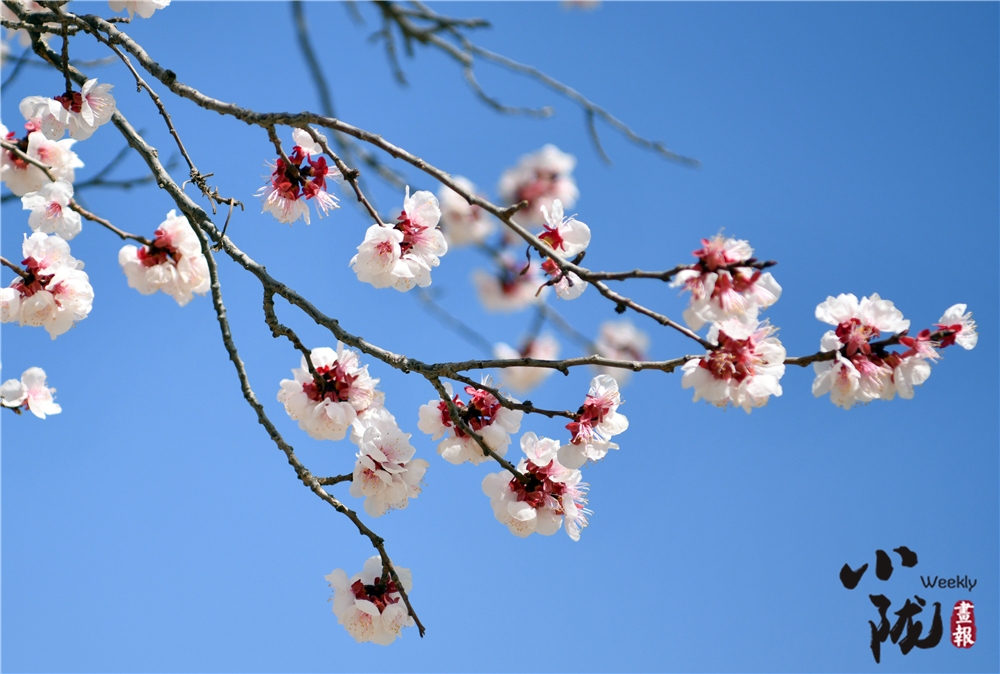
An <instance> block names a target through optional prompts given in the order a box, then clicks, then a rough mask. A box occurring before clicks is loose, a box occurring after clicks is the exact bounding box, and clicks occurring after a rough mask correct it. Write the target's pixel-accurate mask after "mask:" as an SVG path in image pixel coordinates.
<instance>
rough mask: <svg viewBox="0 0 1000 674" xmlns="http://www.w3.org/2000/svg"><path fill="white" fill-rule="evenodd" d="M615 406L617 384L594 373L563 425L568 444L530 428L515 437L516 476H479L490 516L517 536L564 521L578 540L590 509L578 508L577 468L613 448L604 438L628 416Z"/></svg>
mask: <svg viewBox="0 0 1000 674" xmlns="http://www.w3.org/2000/svg"><path fill="white" fill-rule="evenodd" d="M620 404H621V398H620V396H619V394H618V384H617V382H616V381H615V380H614V378H613V377H609V376H607V375H599V376H597V377H595V378H594V380H593V381H592V382H591V384H590V392H589V393H588V395H587V397H586V400H585V402H584V404H583V405H582V406H581V407H580V409H579V411H578V412H577V413H576V415H575V420H574V421H572V422H570V423H569V424H567V425H566V429H567V430H568V431H569V432H570V434H571V438H570V441H569V442H568V443H566V444H562V445H560V443H559V441H557V440H553V439H550V438H539V437H538V436H536V435H535V434H534V433H533V432H528V433H525V434H524V435H523V436H521V450H522V451H523V452H524V454H525V458H523V459H521V461H520V462H519V463H518V464H517V471H518V473H520V476H517V475H515V476H514V477H511V476H510V475H509V474H508V473H506V472H505V471H500V472H498V473H493V474H490V475H487V476H486V477H485V478H483V484H482V487H483V493H484V494H486V496H488V497H489V498H490V504H491V505H492V507H493V515H494V517H496V519H497V520H498V521H499V522H501V523H502V524H505V525H506V526H507V528H508V529H510V531H511V533H513V534H514V535H515V536H519V537H521V538H524V537H526V536H529V535H531V534H533V533H538V534H541V535H543V536H550V535H552V534H554V533H555V532H556V531H558V530H559V528H560V527H561V526H562V524H563V522H565V523H566V533H567V534H568V535H569V537H570V538H572V539H573V540H574V541H577V540H580V531H581V530H582V529H583V528H584V527H586V526H587V515H589V514H591V512H590V510H588V509H586V508H584V507H583V505H584V504H585V503H586V502H587V501H586V499H585V498H584V494H585V493H586V491H587V489H588V485H587V484H586V483H584V482H583V481H582V473H581V472H580V470H579V469H580V468H581V467H582V466H583V465H584V464H585V463H587V461H599V460H601V459H603V458H604V456H605V455H606V454H607V452H608V450H609V449H618V445H616V444H615V443H613V442H611V441H610V440H611V438H612V437H614V436H615V435H618V434H619V433H622V432H624V431H625V430H626V429H627V428H628V419H626V418H625V416H624V415H623V414H620V413H618V406H619V405H620Z"/></svg>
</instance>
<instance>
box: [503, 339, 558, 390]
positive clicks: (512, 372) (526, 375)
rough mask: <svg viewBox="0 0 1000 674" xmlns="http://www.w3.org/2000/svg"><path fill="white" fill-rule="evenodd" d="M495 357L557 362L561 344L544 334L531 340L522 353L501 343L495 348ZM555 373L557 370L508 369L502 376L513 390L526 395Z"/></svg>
mask: <svg viewBox="0 0 1000 674" xmlns="http://www.w3.org/2000/svg"><path fill="white" fill-rule="evenodd" d="M493 355H494V356H496V357H497V358H534V359H536V360H555V359H556V358H557V357H558V356H559V342H558V340H556V338H555V337H553V336H552V335H549V334H544V335H542V336H541V337H538V338H536V339H532V340H530V341H529V342H528V343H527V344H525V345H524V347H522V348H521V350H520V351H517V350H516V349H514V348H512V347H510V346H507V345H506V344H504V343H503V342H500V343H499V344H496V345H494V346H493ZM553 372H555V370H553V369H552V368H549V367H506V368H504V369H503V370H502V371H501V376H502V377H503V381H504V383H505V384H506V385H507V386H509V387H510V388H511V389H513V390H514V391H518V392H519V393H526V392H528V391H530V390H531V389H533V388H535V387H536V386H538V385H539V384H541V383H542V382H543V381H545V380H546V379H547V378H548V377H549V375H551V374H552V373H553Z"/></svg>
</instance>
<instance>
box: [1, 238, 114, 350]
mask: <svg viewBox="0 0 1000 674" xmlns="http://www.w3.org/2000/svg"><path fill="white" fill-rule="evenodd" d="M21 252H22V253H23V254H24V260H22V262H21V264H23V265H24V266H25V267H26V268H27V271H26V273H25V275H24V276H18V277H16V278H15V279H14V280H13V281H12V282H11V284H10V286H8V287H6V288H3V289H2V290H0V322H3V323H18V324H19V325H32V326H36V327H44V328H45V330H46V331H47V332H48V333H49V335H50V336H51V337H52V339H55V338H56V337H58V336H59V335H61V334H63V333H64V332H66V331H67V330H69V329H70V328H71V327H73V325H74V324H75V323H76V322H78V321H82V320H83V319H84V318H86V317H87V314H89V313H90V309H91V307H92V306H93V303H94V289H93V288H92V287H91V286H90V278H89V277H88V276H87V273H86V272H84V271H83V263H82V262H80V261H79V260H77V259H76V258H74V257H73V256H72V255H70V248H69V244H68V243H66V242H65V241H63V240H62V239H61V238H59V237H58V236H56V235H51V236H50V235H47V234H42V233H38V234H32V235H31V236H30V237H29V236H27V235H25V237H24V244H23V245H22V247H21Z"/></svg>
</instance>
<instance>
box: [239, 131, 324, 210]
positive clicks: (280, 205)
mask: <svg viewBox="0 0 1000 674" xmlns="http://www.w3.org/2000/svg"><path fill="white" fill-rule="evenodd" d="M317 135H321V134H317ZM292 138H293V139H294V140H295V146H294V147H293V148H292V153H291V154H290V155H288V162H291V163H288V162H286V161H285V160H284V159H282V158H281V157H279V158H278V159H277V160H276V161H275V163H274V164H273V167H274V170H273V171H272V172H271V179H270V183H269V184H268V185H264V187H261V188H260V189H259V190H257V196H258V197H262V201H263V204H264V208H263V211H267V212H269V213H270V214H271V215H273V216H274V217H275V219H276V220H277V221H278V222H286V223H288V224H291V223H293V222H295V221H296V220H298V219H299V218H300V217H301V218H302V219H303V220H305V222H306V224H307V225H308V224H309V205H308V204H307V203H306V201H312V202H313V203H315V204H316V214H317V215H319V217H321V218H322V217H323V216H324V215H326V214H327V212H328V211H330V210H331V209H334V208H340V206H338V205H337V201H338V200H337V197H335V196H333V195H332V194H330V193H329V192H328V191H327V189H326V179H327V177H330V178H335V177H338V176H339V175H340V172H339V171H338V170H337V169H336V168H330V167H328V166H327V165H326V157H323V156H322V153H323V149H322V147H321V146H320V145H319V144H318V143H317V142H316V141H314V140H313V138H312V136H310V135H309V132H308V131H306V130H305V129H295V130H294V131H292ZM313 156H316V157H318V158H317V159H313ZM269 166H270V165H269ZM263 211H262V212H263Z"/></svg>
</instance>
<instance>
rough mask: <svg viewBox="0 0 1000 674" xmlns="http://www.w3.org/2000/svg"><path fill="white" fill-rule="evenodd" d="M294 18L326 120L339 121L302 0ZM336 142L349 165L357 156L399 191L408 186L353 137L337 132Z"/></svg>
mask: <svg viewBox="0 0 1000 674" xmlns="http://www.w3.org/2000/svg"><path fill="white" fill-rule="evenodd" d="M292 16H293V18H294V19H295V29H296V32H297V33H298V38H299V48H300V49H301V50H302V57H303V58H304V59H305V61H306V66H307V67H308V68H309V73H310V74H311V75H312V79H313V83H314V84H315V85H316V92H317V94H318V95H319V104H320V109H321V110H322V111H323V114H324V115H326V116H327V117H336V116H337V114H336V112H334V108H333V97H332V96H331V94H330V88H329V86H328V85H327V82H326V77H325V76H324V75H323V70H322V68H321V67H320V62H319V59H318V58H316V53H315V51H314V50H313V47H312V40H311V39H310V37H309V22H308V21H306V16H305V11H304V9H303V6H302V2H301V0H293V2H292ZM333 140H334V142H336V143H337V147H338V148H339V150H340V153H341V154H343V155H344V160H345V161H346V162H348V163H352V164H353V163H355V161H354V157H355V156H356V157H357V158H358V159H359V160H360V161H361V162H362V163H363V164H365V165H366V166H368V167H369V168H371V169H372V170H373V171H375V174H376V175H378V176H379V177H380V178H381V179H382V180H384V181H385V182H387V183H388V184H390V185H392V186H393V187H395V188H396V189H403V187H404V186H405V184H406V183H405V181H404V179H403V177H402V176H400V175H399V174H398V173H396V172H395V171H393V170H392V169H391V168H389V167H388V166H386V165H385V164H383V163H381V162H379V161H378V160H377V159H376V158H375V155H373V154H372V153H371V152H369V151H368V150H367V149H365V148H363V147H361V146H359V145H358V144H357V143H355V142H354V140H353V139H352V138H351V137H350V136H347V135H345V134H343V133H340V132H339V131H338V132H335V133H334V134H333Z"/></svg>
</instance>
